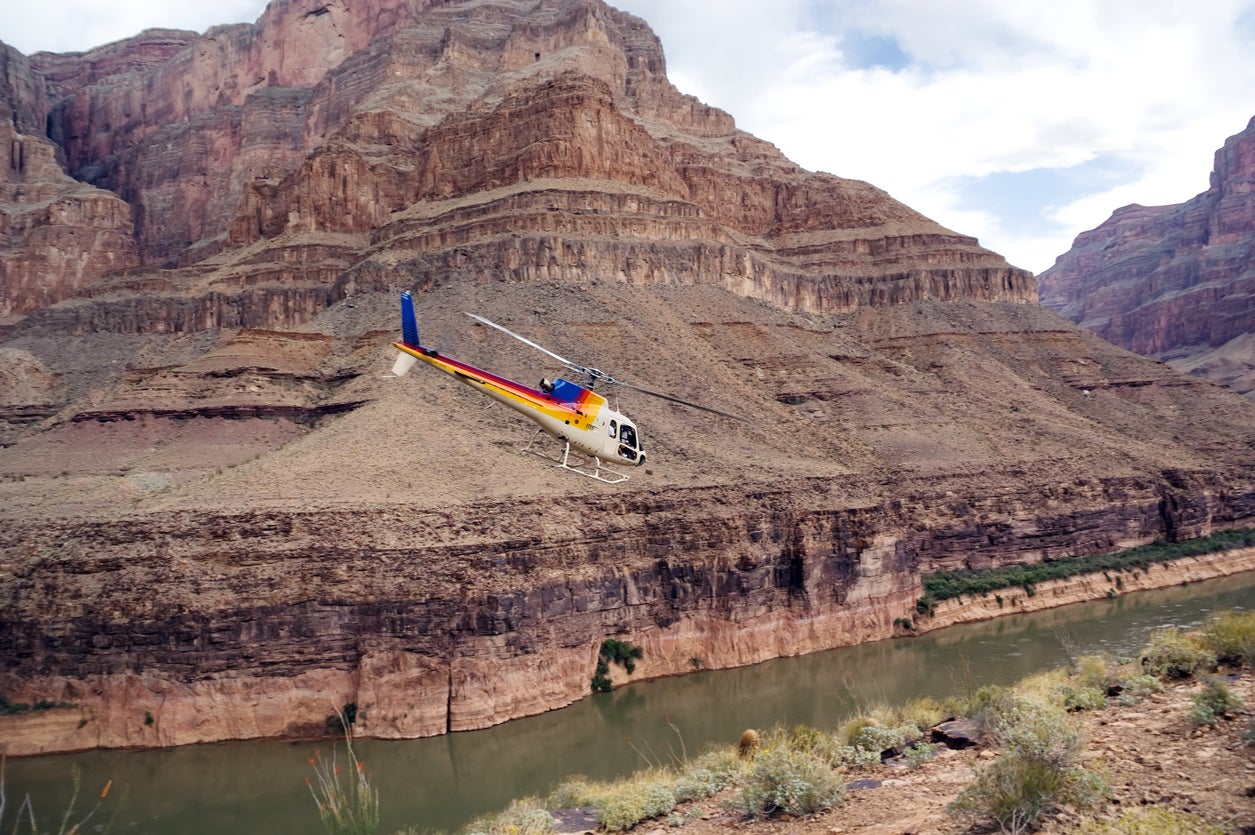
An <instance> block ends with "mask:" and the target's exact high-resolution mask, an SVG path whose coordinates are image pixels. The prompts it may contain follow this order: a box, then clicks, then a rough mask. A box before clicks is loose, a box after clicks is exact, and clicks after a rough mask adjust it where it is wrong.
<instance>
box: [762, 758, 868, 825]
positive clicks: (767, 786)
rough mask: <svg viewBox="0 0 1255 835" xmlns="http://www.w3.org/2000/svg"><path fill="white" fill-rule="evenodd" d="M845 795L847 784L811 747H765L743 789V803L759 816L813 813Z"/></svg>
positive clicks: (831, 804)
mask: <svg viewBox="0 0 1255 835" xmlns="http://www.w3.org/2000/svg"><path fill="white" fill-rule="evenodd" d="M844 799H845V784H844V783H843V782H842V781H841V778H840V776H839V775H838V774H837V773H836V772H835V771H833V770H832V768H830V767H829V766H828V764H827V763H825V762H824V761H823V760H821V759H820V758H819V757H817V756H816V755H814V754H813V753H810V752H808V751H795V750H789V749H788V748H770V749H766V750H764V751H762V752H761V753H760V754H759V755H758V759H756V760H755V761H754V766H753V768H751V769H750V773H749V776H748V777H747V779H746V781H745V786H744V787H743V788H742V789H741V803H742V805H743V806H744V808H745V811H746V812H748V813H749V814H751V815H754V816H755V817H762V816H764V815H771V814H774V813H776V812H784V813H786V814H789V815H809V814H812V813H814V812H818V811H820V810H822V809H830V808H832V807H833V806H836V805H837V804H839V803H840V802H841V801H842V800H844Z"/></svg>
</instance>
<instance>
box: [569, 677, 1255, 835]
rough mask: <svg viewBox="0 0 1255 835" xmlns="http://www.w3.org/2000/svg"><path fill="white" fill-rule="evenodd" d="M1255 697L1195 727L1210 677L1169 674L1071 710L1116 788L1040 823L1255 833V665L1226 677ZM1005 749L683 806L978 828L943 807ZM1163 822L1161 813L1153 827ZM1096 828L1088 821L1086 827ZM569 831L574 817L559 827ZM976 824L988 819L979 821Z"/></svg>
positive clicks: (809, 825)
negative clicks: (788, 794)
mask: <svg viewBox="0 0 1255 835" xmlns="http://www.w3.org/2000/svg"><path fill="white" fill-rule="evenodd" d="M1229 686H1230V688H1231V689H1232V691H1233V692H1234V693H1235V694H1236V695H1238V696H1239V697H1240V698H1242V699H1243V701H1244V702H1245V703H1246V704H1247V705H1248V709H1247V711H1246V713H1244V714H1242V715H1238V716H1235V717H1233V718H1231V719H1230V720H1227V721H1221V722H1219V723H1218V724H1217V725H1216V726H1214V727H1206V726H1204V727H1203V728H1195V727H1193V726H1192V725H1191V724H1190V723H1189V721H1188V720H1187V718H1186V717H1187V713H1188V711H1189V709H1190V706H1191V704H1192V700H1193V698H1194V696H1195V695H1196V694H1197V693H1199V692H1200V691H1201V690H1202V688H1203V685H1202V684H1201V683H1199V682H1197V681H1190V682H1186V683H1182V684H1177V685H1169V686H1168V687H1167V688H1166V689H1165V691H1164V692H1162V693H1156V694H1152V695H1151V696H1149V697H1147V698H1146V699H1145V700H1143V701H1141V702H1139V703H1137V704H1135V705H1129V706H1122V705H1119V704H1117V703H1115V702H1114V701H1112V702H1111V703H1110V704H1108V705H1107V706H1106V707H1104V708H1102V709H1099V710H1090V711H1084V712H1082V713H1078V714H1073V716H1074V718H1075V721H1076V722H1077V724H1078V726H1079V729H1080V731H1081V735H1082V738H1083V739H1084V742H1085V747H1084V751H1083V754H1082V758H1083V760H1084V761H1085V764H1086V767H1087V768H1092V769H1096V770H1099V771H1100V772H1101V773H1102V774H1104V775H1105V778H1106V782H1107V785H1108V786H1109V787H1110V794H1109V796H1107V797H1106V798H1104V799H1103V800H1101V801H1100V802H1099V803H1098V804H1097V805H1096V806H1095V807H1094V808H1093V809H1091V810H1089V811H1087V812H1084V813H1082V812H1081V811H1080V810H1076V809H1065V810H1064V811H1063V812H1062V813H1061V814H1059V815H1058V816H1055V817H1052V818H1050V819H1049V820H1047V822H1046V823H1045V825H1044V826H1043V827H1042V829H1041V830H1040V832H1043V833H1049V834H1051V835H1054V834H1057V835H1064V833H1075V832H1077V831H1090V832H1094V833H1095V835H1109V833H1111V830H1104V829H1103V828H1102V827H1103V826H1104V825H1105V824H1109V823H1110V822H1111V821H1113V820H1115V819H1118V818H1120V817H1121V816H1122V815H1129V816H1132V817H1134V818H1138V817H1141V818H1142V819H1144V820H1147V821H1150V824H1149V825H1144V826H1143V828H1141V829H1136V830H1116V831H1117V832H1122V831H1138V832H1158V831H1165V828H1164V827H1163V821H1165V820H1166V816H1167V815H1182V814H1184V815H1190V816H1193V817H1194V818H1196V819H1197V821H1200V822H1205V823H1206V824H1208V825H1210V826H1211V827H1214V829H1203V828H1199V829H1191V830H1175V829H1172V830H1168V831H1190V832H1196V833H1199V835H1205V833H1210V832H1216V833H1221V832H1248V831H1251V828H1252V827H1255V803H1252V802H1251V797H1252V795H1255V759H1253V758H1252V751H1253V750H1255V748H1252V743H1251V742H1250V741H1248V740H1247V739H1246V738H1245V734H1246V733H1247V728H1248V722H1249V720H1250V713H1251V707H1252V706H1255V676H1253V675H1252V673H1251V671H1249V670H1247V671H1246V672H1245V673H1244V674H1242V675H1241V676H1238V677H1234V678H1233V680H1232V681H1231V682H1230V683H1229ZM997 756H999V754H998V753H997V752H995V751H993V750H990V749H985V748H980V747H973V748H968V749H964V750H949V749H944V748H943V749H940V750H939V751H938V753H937V755H936V756H935V757H934V758H933V759H932V760H929V761H927V762H924V763H923V764H921V765H919V766H918V767H916V768H906V767H902V766H890V765H880V766H874V767H869V768H861V769H859V770H858V773H857V774H850V775H848V776H849V777H850V778H851V780H853V778H855V777H857V778H859V779H858V781H857V782H855V783H854V784H853V786H852V787H851V789H850V790H849V792H848V794H847V797H846V800H845V802H843V803H842V804H841V805H840V806H837V807H836V808H833V809H829V810H826V811H823V812H820V813H817V814H814V815H810V816H806V817H802V818H796V819H787V816H786V818H785V819H781V818H769V819H765V820H758V821H755V820H749V819H747V818H746V817H745V815H744V813H743V812H741V811H740V810H739V809H729V808H728V801H730V800H731V799H733V795H734V794H735V792H734V791H728V792H725V793H724V794H722V795H716V796H714V797H711V798H708V799H706V800H702V801H699V802H694V803H690V804H686V805H683V806H681V807H680V808H677V809H676V812H675V816H676V817H675V819H676V820H683V821H684V823H683V826H682V827H681V830H680V831H682V832H684V833H686V835H724V833H728V832H738V833H742V834H743V835H810V833H823V834H824V835H829V833H832V835H846V833H848V834H849V835H855V833H857V835H901V833H911V834H912V835H961V833H968V832H972V831H973V829H972V827H971V824H970V821H963V820H961V819H958V818H955V817H954V816H953V815H951V814H950V813H949V812H948V811H947V809H946V806H947V805H948V804H949V803H951V802H952V801H954V799H955V798H957V797H958V795H959V793H960V792H961V791H962V790H963V789H965V788H966V787H968V786H969V785H971V784H972V782H973V780H974V779H975V777H976V774H977V772H978V771H979V770H980V769H981V768H983V767H985V766H987V765H988V764H989V763H990V762H992V761H993V760H994V759H995V758H996V757H997ZM1156 822H1158V823H1159V825H1158V826H1156V825H1155V824H1156ZM661 826H662V824H661V822H660V821H659V820H651V821H646V822H644V823H642V824H640V825H639V826H638V827H636V829H635V830H633V831H636V832H644V833H649V834H650V835H653V833H661V832H663V831H671V830H670V828H668V829H666V830H664V829H662V828H660V827H661ZM1086 826H1088V827H1090V829H1088V830H1084V829H1083V828H1084V827H1086ZM560 829H563V830H568V831H572V832H574V831H582V830H576V829H575V828H572V827H561V828H560ZM978 831H979V830H978Z"/></svg>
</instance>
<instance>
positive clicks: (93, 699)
mask: <svg viewBox="0 0 1255 835" xmlns="http://www.w3.org/2000/svg"><path fill="white" fill-rule="evenodd" d="M1176 478H1177V483H1178V485H1179V486H1177V487H1171V486H1168V485H1166V484H1159V483H1155V482H1153V481H1150V480H1145V479H1119V478H1112V479H1108V480H1105V481H1103V482H1089V483H1087V484H1080V483H1078V484H1074V485H1069V486H1068V489H1066V490H1063V491H1061V492H1060V491H1056V495H1057V496H1058V497H1059V498H1058V499H1055V500H1053V504H1054V507H1053V512H1052V513H1050V514H1042V513H1033V514H1027V513H1023V512H1022V509H1023V508H1025V507H1027V506H1029V505H1027V504H1026V500H1027V499H1029V498H1035V497H1037V496H1039V493H1038V490H1039V489H1040V487H1041V485H1025V486H1024V487H1023V488H1021V489H1022V490H1023V492H1017V490H1016V489H1014V488H1008V489H1007V490H1005V491H1004V492H1002V493H1000V494H995V495H985V496H979V497H978V496H975V495H969V496H963V495H956V494H955V493H954V492H953V491H952V490H946V491H945V492H946V494H948V495H949V496H951V497H952V498H950V499H949V500H948V501H946V502H938V501H933V500H926V499H925V495H926V494H923V493H920V494H917V495H915V496H914V499H915V500H908V501H902V500H886V501H884V502H880V503H878V502H872V503H869V504H866V505H864V506H858V507H853V506H849V503H848V502H846V506H841V504H842V503H841V501H840V496H841V495H842V494H843V493H845V492H846V491H851V490H852V488H854V487H861V488H864V489H865V488H867V487H868V485H865V484H864V485H855V484H850V483H847V484H843V485H842V484H835V483H833V482H832V481H831V480H818V479H817V480H813V481H810V482H807V483H805V484H792V485H789V486H788V489H783V488H777V489H774V490H769V489H748V488H738V487H717V488H699V489H688V490H684V489H672V490H658V491H649V492H648V493H643V492H642V493H636V494H625V495H616V496H612V497H582V498H578V499H574V498H571V499H564V500H553V499H548V500H545V501H544V502H543V505H544V507H543V513H542V512H541V504H542V503H541V502H539V501H519V502H513V503H488V504H484V505H479V506H470V507H463V508H459V509H458V513H457V514H456V518H453V516H451V515H450V514H448V513H444V512H441V511H436V510H431V511H423V510H418V509H412V508H403V507H374V508H366V509H358V510H346V511H335V512H331V511H328V512H321V513H313V512H311V513H293V512H282V511H261V510H259V511H256V512H252V513H240V514H215V513H197V512H182V513H170V514H163V515H160V516H146V517H137V518H132V519H124V520H121V521H100V520H64V521H62V522H60V523H59V524H49V523H44V524H38V525H35V524H32V525H23V524H22V523H20V522H14V523H13V524H12V525H10V526H8V527H7V528H6V530H5V532H4V533H3V534H0V537H3V540H4V541H3V542H0V545H2V546H3V549H2V550H3V551H4V552H6V553H9V554H20V555H21V556H20V557H19V558H17V559H16V560H14V561H13V564H14V569H15V570H14V571H12V572H11V573H8V572H6V574H7V576H8V578H9V579H7V580H5V581H4V583H3V588H2V589H0V590H2V591H3V593H4V595H5V597H6V598H7V599H8V600H10V601H12V602H11V604H10V605H8V606H6V607H5V608H4V609H3V617H4V621H3V622H2V623H0V636H2V637H0V657H3V658H5V659H6V662H5V669H4V672H3V675H0V692H3V693H5V694H6V696H8V697H9V698H10V699H11V700H12V701H27V702H32V703H33V702H36V701H39V700H41V699H46V700H49V701H57V702H69V703H73V704H74V705H76V707H75V708H73V709H54V710H50V711H40V712H33V713H28V714H20V715H16V716H10V717H6V718H3V719H2V720H0V723H2V724H0V730H3V738H4V739H5V740H7V748H8V753H10V754H14V755H18V754H35V753H46V752H51V751H63V750H74V749H81V748H89V747H96V746H106V747H113V746H165V745H178V744H186V743H192V742H206V741H213V740H225V739H244V738H254V737H274V736H301V735H308V734H311V733H317V732H320V731H321V730H322V728H323V723H324V720H325V718H326V716H327V715H328V713H329V712H330V711H331V708H332V705H338V704H344V703H347V702H353V703H356V704H357V705H358V706H359V707H360V708H361V710H362V712H363V714H364V716H363V718H362V719H361V722H360V727H359V732H360V733H362V734H365V735H370V736H377V737H384V738H408V737H417V736H425V735H432V734H440V733H444V732H448V731H456V730H467V729H473V728H482V727H486V726H489V725H492V724H495V723H499V722H503V721H506V720H508V719H511V718H515V717H519V716H524V715H528V714H533V713H538V712H542V711H546V710H550V709H553V708H557V707H561V706H564V705H567V704H570V703H571V702H573V701H576V700H578V699H580V698H582V697H583V696H584V695H585V694H586V693H587V692H588V682H589V677H590V675H591V671H592V669H593V667H594V665H595V660H596V653H597V648H598V646H599V644H600V642H601V640H602V639H603V638H605V637H608V636H621V637H625V638H627V639H629V640H631V641H633V642H634V643H637V644H639V645H641V646H642V647H644V649H645V659H644V660H643V662H642V663H641V664H640V665H639V666H638V668H637V671H636V674H635V675H634V676H633V679H637V680H639V679H643V678H650V677H656V676H665V675H675V674H681V673H684V672H688V671H691V670H692V669H693V662H692V659H694V658H700V659H701V665H702V666H703V667H704V668H707V669H712V668H725V667H734V666H738V665H744V664H751V663H755V662H758V661H762V660H765V659H769V658H775V657H780V656H788V655H797V654H802V653H808V652H814V651H818V650H823V649H830V648H833V647H839V646H847V645H852V644H856V643H859V642H862V641H868V640H874V639H878V638H884V637H887V636H889V635H891V634H892V633H893V622H894V620H895V619H897V618H900V617H904V616H911V615H913V613H914V604H915V601H916V600H917V599H918V598H919V596H920V594H921V583H920V577H921V574H922V573H926V572H927V571H932V570H937V569H939V568H945V567H950V568H954V567H962V566H965V565H967V566H978V565H981V564H984V563H986V562H989V563H1005V562H1011V561H1017V560H1018V561H1024V560H1030V561H1031V560H1033V559H1040V558H1041V557H1042V556H1044V555H1055V556H1059V555H1063V554H1066V553H1093V552H1097V551H1102V550H1112V549H1114V548H1119V547H1126V546H1128V545H1131V544H1136V543H1138V542H1145V541H1148V540H1150V539H1153V538H1155V537H1157V536H1160V535H1162V533H1163V532H1164V530H1165V526H1169V527H1170V528H1171V529H1172V530H1174V531H1175V532H1176V533H1177V534H1178V535H1181V536H1194V535H1199V534H1202V533H1205V532H1208V531H1209V530H1211V529H1214V528H1215V527H1217V526H1220V527H1224V526H1233V525H1236V524H1240V523H1241V522H1240V520H1242V519H1249V518H1250V517H1251V516H1252V515H1253V514H1252V512H1251V505H1252V504H1253V503H1255V495H1252V494H1250V492H1249V491H1240V490H1239V491H1226V490H1224V489H1218V488H1220V485H1218V484H1216V483H1209V482H1208V480H1207V478H1203V477H1199V478H1194V477H1189V476H1188V475H1184V474H1177V476H1176ZM919 486H920V487H921V488H922V487H923V486H924V485H923V484H921V485H919ZM929 486H931V487H932V488H933V489H938V488H940V489H943V490H944V488H946V487H950V486H953V485H946V484H941V485H937V484H931V485H929ZM902 495H906V496H911V495H912V494H911V493H910V492H909V491H906V492H904V493H902ZM933 495H937V494H933ZM917 500H918V501H917ZM1033 506H1038V507H1039V506H1040V505H1039V503H1035V504H1034V505H1033ZM502 531H511V532H513V534H514V535H513V536H505V535H502V533H501V532H502ZM1117 531H1118V532H1119V534H1118V535H1116V534H1113V532H1117ZM1252 560H1255V555H1252V554H1251V553H1249V552H1248V553H1243V554H1233V555H1229V556H1227V557H1216V558H1211V559H1210V560H1207V559H1204V558H1200V559H1199V560H1197V561H1196V562H1197V565H1193V564H1191V566H1190V567H1189V569H1188V570H1190V571H1193V572H1195V573H1193V574H1190V575H1188V576H1189V577H1190V578H1191V579H1201V578H1202V577H1203V576H1211V575H1209V574H1208V573H1207V572H1212V571H1214V573H1215V574H1216V575H1219V574H1224V573H1229V572H1230V571H1238V570H1248V569H1250V568H1251V567H1252ZM1182 565H1183V566H1184V565H1185V563H1184V562H1183V564H1182ZM1178 570H1179V569H1171V568H1169V569H1164V568H1158V567H1157V568H1154V569H1152V570H1151V571H1150V572H1149V573H1148V574H1147V575H1145V577H1144V581H1143V582H1144V584H1146V585H1149V584H1160V583H1159V581H1160V579H1161V578H1162V580H1163V583H1162V584H1169V583H1176V582H1180V580H1181V577H1179V576H1178V574H1177V573H1174V572H1177V571H1178ZM1131 587H1132V584H1131V583H1130V584H1128V585H1126V588H1131ZM158 588H159V589H161V592H160V594H154V593H153V591H154V589H158ZM1091 593H1092V594H1091ZM1105 593H1106V587H1105V586H1103V587H1101V588H1099V586H1097V585H1092V586H1085V585H1084V584H1083V583H1081V584H1078V585H1077V586H1076V588H1075V589H1071V590H1069V592H1068V594H1071V595H1073V597H1072V598H1067V597H1066V595H1062V593H1059V594H1056V592H1055V591H1054V590H1053V588H1051V587H1050V586H1048V585H1046V584H1043V586H1042V587H1041V588H1040V590H1039V592H1038V597H1037V598H1034V600H1038V601H1040V602H1044V601H1046V600H1051V599H1054V600H1057V602H1058V603H1062V602H1070V599H1082V598H1084V597H1085V596H1086V595H1087V594H1091V596H1103V595H1104V594H1105ZM1061 595H1062V596H1061ZM985 614H989V613H985ZM955 618H956V619H958V616H957V615H956V616H955ZM147 716H151V717H152V721H151V722H147V721H146V717H147Z"/></svg>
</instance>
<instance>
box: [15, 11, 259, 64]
mask: <svg viewBox="0 0 1255 835" xmlns="http://www.w3.org/2000/svg"><path fill="white" fill-rule="evenodd" d="M9 1H10V3H11V7H9V8H6V9H5V12H4V30H3V33H2V34H0V40H3V41H4V42H5V43H7V44H9V45H10V46H12V47H14V48H16V49H17V50H19V51H20V52H22V53H24V54H26V55H31V54H33V53H35V52H41V51H42V52H85V51H87V50H88V49H91V48H92V47H95V46H102V45H104V44H107V43H112V42H113V41H117V40H122V39H123V38H129V37H130V36H132V35H136V34H139V33H140V32H141V31H143V30H144V29H152V28H163V29H189V30H191V31H193V32H204V31H205V30H206V29H208V28H210V27H212V26H217V25H218V24H222V23H252V22H253V21H254V20H256V19H257V18H258V17H259V16H260V15H261V13H262V10H263V9H265V7H266V3H265V0H216V2H214V3H183V2H171V0H110V2H104V0H43V2H38V3H31V2H26V3H23V2H22V0H9Z"/></svg>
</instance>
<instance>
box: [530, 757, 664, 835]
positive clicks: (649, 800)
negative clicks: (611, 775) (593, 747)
mask: <svg viewBox="0 0 1255 835" xmlns="http://www.w3.org/2000/svg"><path fill="white" fill-rule="evenodd" d="M675 785H676V775H675V773H674V772H672V771H670V770H668V769H664V768H651V769H649V770H648V771H640V772H637V773H636V774H633V775H632V776H630V777H627V778H624V779H622V780H618V781H615V782H613V783H590V782H588V781H587V780H586V779H584V778H582V777H576V778H573V779H571V780H568V781H567V782H565V783H563V784H562V785H560V786H558V788H556V789H555V790H554V791H553V793H552V794H550V795H549V799H548V804H549V805H550V806H551V807H558V808H566V807H569V806H592V807H593V808H594V809H596V810H597V820H598V821H599V822H600V823H601V825H602V826H603V827H604V828H605V829H606V831H608V832H618V831H620V830H623V829H631V828H632V827H633V826H636V824H638V823H640V822H641V821H643V820H648V819H649V818H655V817H658V816H659V815H665V814H666V813H667V812H670V811H671V810H672V809H674V808H675V805H676V803H677V802H679V798H678V797H677V796H676V789H675Z"/></svg>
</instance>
